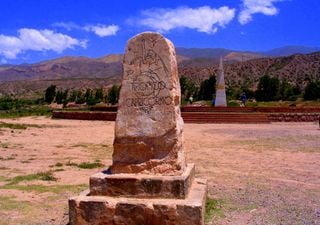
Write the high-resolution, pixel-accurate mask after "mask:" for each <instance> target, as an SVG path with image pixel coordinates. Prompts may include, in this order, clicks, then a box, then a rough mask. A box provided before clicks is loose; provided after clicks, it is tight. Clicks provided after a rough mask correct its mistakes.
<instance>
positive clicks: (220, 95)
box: [214, 57, 227, 107]
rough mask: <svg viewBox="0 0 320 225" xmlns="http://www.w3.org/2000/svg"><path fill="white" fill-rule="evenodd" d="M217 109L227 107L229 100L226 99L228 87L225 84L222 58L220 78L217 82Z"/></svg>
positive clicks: (221, 60)
mask: <svg viewBox="0 0 320 225" xmlns="http://www.w3.org/2000/svg"><path fill="white" fill-rule="evenodd" d="M214 106H215V107H219V106H220V107H226V106H227V98H226V86H225V83H224V70H223V59H222V57H221V58H220V65H219V70H218V77H217V82H216V100H215V104H214Z"/></svg>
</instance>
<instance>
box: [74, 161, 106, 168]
mask: <svg viewBox="0 0 320 225" xmlns="http://www.w3.org/2000/svg"><path fill="white" fill-rule="evenodd" d="M103 166H104V165H103V164H102V163H100V162H93V163H90V162H83V163H80V164H79V165H78V167H79V168H81V169H94V168H99V167H103Z"/></svg>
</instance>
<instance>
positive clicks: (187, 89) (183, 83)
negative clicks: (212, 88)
mask: <svg viewBox="0 0 320 225" xmlns="http://www.w3.org/2000/svg"><path fill="white" fill-rule="evenodd" d="M179 82H180V88H181V96H182V102H187V101H188V99H189V98H190V96H193V98H194V100H197V97H198V92H199V88H198V87H197V86H196V84H195V83H194V81H193V80H191V79H189V78H188V77H186V76H183V75H182V76H181V77H180V80H179Z"/></svg>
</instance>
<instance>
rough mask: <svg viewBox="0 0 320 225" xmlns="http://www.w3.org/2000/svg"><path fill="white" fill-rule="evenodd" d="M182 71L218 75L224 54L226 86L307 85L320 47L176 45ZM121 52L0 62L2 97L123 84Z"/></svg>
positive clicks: (318, 65)
mask: <svg viewBox="0 0 320 225" xmlns="http://www.w3.org/2000/svg"><path fill="white" fill-rule="evenodd" d="M176 52H177V59H178V69H179V74H180V75H185V76H188V77H190V78H191V79H193V80H194V81H196V82H197V83H200V82H201V81H202V80H203V79H205V78H206V77H208V76H209V75H211V74H216V72H217V64H218V61H219V59H220V58H221V57H223V58H224V62H225V79H226V84H227V85H229V86H230V85H232V86H239V85H242V84H245V85H247V86H250V87H252V88H255V86H256V84H257V82H258V80H259V78H260V77H261V76H262V75H263V74H266V73H268V74H270V75H272V76H278V77H285V78H286V79H287V80H289V81H290V82H292V83H298V84H300V85H304V84H305V83H306V82H307V81H308V80H310V79H320V48H317V47H314V48H313V47H305V46H286V47H281V48H277V49H273V50H270V51H267V52H250V51H236V50H230V49H223V48H205V49H200V48H179V47H178V48H176ZM122 58H123V55H122V54H112V55H107V56H104V57H101V58H94V59H92V58H88V57H62V58H57V59H54V60H48V61H43V62H40V63H35V64H23V65H0V96H1V95H13V96H24V97H33V96H37V95H38V96H39V95H41V94H42V93H43V91H44V90H45V89H46V88H47V87H48V86H49V85H51V84H54V85H57V87H59V88H61V89H66V88H68V89H74V88H75V89H81V88H83V89H84V88H99V87H104V88H108V87H110V86H111V85H112V84H114V83H118V84H119V83H120V80H121V74H122V65H121V63H122Z"/></svg>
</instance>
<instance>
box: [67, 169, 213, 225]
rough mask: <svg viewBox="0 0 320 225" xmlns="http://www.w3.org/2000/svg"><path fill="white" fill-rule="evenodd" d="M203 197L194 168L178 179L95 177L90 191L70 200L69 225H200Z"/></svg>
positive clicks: (201, 183) (202, 183)
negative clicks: (195, 177)
mask: <svg viewBox="0 0 320 225" xmlns="http://www.w3.org/2000/svg"><path fill="white" fill-rule="evenodd" d="M206 195H207V181H206V180H205V179H194V165H193V164H189V165H188V166H187V169H186V171H185V173H184V174H182V175H180V176H150V175H135V176H134V175H129V176H128V174H117V175H113V174H110V175H108V174H104V173H98V174H95V175H93V176H91V178H90V190H88V191H85V192H83V193H81V194H80V196H77V197H74V198H70V199H69V216H70V224H77V225H85V224H90V225H102V224H103V225H109V224H110V225H124V224H126V225H137V224H144V225H203V224H204V210H205V209H204V207H205V199H206Z"/></svg>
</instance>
